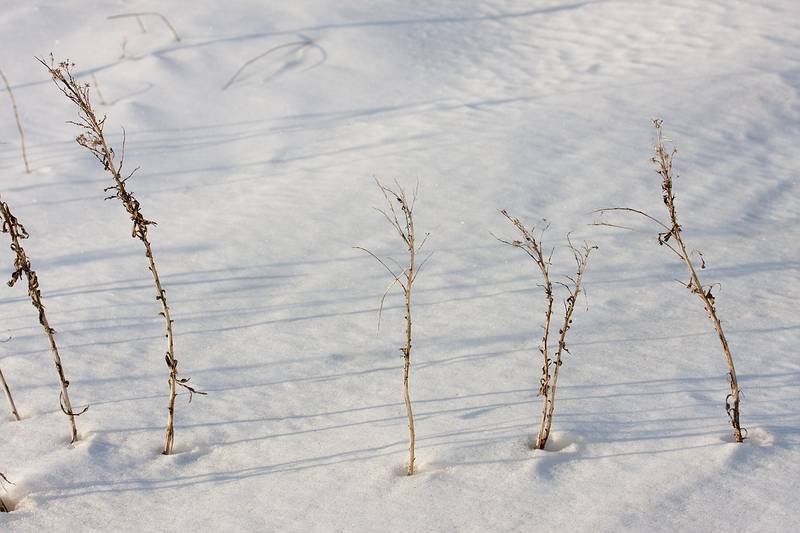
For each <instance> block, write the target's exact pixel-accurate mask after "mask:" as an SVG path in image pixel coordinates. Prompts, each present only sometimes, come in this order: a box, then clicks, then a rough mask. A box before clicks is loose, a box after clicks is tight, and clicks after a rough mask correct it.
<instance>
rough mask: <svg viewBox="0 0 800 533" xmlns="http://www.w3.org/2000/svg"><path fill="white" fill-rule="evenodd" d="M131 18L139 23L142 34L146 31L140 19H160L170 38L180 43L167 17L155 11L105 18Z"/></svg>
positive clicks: (121, 14) (107, 18)
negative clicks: (170, 33)
mask: <svg viewBox="0 0 800 533" xmlns="http://www.w3.org/2000/svg"><path fill="white" fill-rule="evenodd" d="M131 17H135V18H136V21H137V22H138V23H139V28H140V29H141V30H142V33H145V31H146V30H145V28H144V24H143V23H142V17H158V18H159V19H161V22H163V23H164V25H165V26H166V27H167V28H169V31H171V32H172V36H173V37H174V38H175V41H176V42H180V41H181V38H180V36H179V35H178V32H177V31H175V27H174V26H173V25H172V24H170V22H169V20H168V19H167V17H165V16H164V15H162V14H161V13H157V12H155V11H148V12H145V13H120V14H119V15H111V16H109V17H106V20H114V19H123V18H131Z"/></svg>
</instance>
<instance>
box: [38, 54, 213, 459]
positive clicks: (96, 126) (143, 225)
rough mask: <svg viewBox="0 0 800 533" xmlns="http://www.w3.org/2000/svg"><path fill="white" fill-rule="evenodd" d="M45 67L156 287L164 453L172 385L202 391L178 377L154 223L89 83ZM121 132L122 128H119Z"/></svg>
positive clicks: (65, 68) (170, 436)
mask: <svg viewBox="0 0 800 533" xmlns="http://www.w3.org/2000/svg"><path fill="white" fill-rule="evenodd" d="M39 62H40V63H42V64H43V65H44V66H45V68H47V70H48V71H49V72H50V75H51V76H52V78H53V82H54V83H55V84H56V87H58V89H59V90H60V91H61V92H62V93H63V94H64V95H65V96H66V97H67V98H68V99H69V100H70V101H71V102H72V103H74V104H75V105H76V106H77V107H78V115H79V121H78V122H72V124H75V125H77V126H78V127H80V128H81V129H82V130H83V132H82V133H81V134H80V135H78V137H77V138H76V139H75V140H76V141H77V143H78V144H79V145H81V146H83V147H84V148H86V149H87V150H89V152H91V154H92V155H93V156H94V157H95V158H97V160H98V161H100V163H101V164H102V165H103V169H105V170H107V171H108V172H109V174H111V177H112V178H113V180H114V185H112V186H111V187H107V188H106V189H105V190H106V191H107V192H108V191H114V194H113V195H111V196H109V197H107V198H106V199H107V200H109V199H112V198H118V199H119V200H120V201H121V202H122V205H123V206H124V207H125V210H126V211H127V212H128V214H129V215H130V218H131V221H132V222H133V227H132V231H131V237H133V238H134V239H136V238H138V239H139V240H140V241H141V242H142V244H143V245H144V250H145V256H146V257H147V263H148V270H150V274H151V275H152V278H153V284H154V285H155V289H156V300H158V301H159V302H161V312H160V313H159V315H160V316H161V317H163V319H164V325H165V328H166V338H167V350H166V354H165V360H166V363H167V368H168V370H169V380H168V383H169V398H168V401H167V425H166V430H165V436H164V451H163V453H164V455H169V454H171V453H172V446H173V442H174V439H175V429H174V415H175V395H176V387H177V386H181V387H184V388H185V389H187V390H188V391H189V401H190V402H191V399H192V394H193V393H197V394H205V393H203V392H199V391H197V390H195V389H194V388H192V387H191V386H189V385H188V382H189V378H180V379H179V378H178V360H177V359H176V358H175V352H174V344H173V332H172V324H173V320H172V319H171V318H170V314H169V306H168V305H167V295H166V292H165V291H164V289H163V288H162V286H161V279H160V278H159V276H158V270H157V269H156V262H155V259H154V257H153V250H152V248H151V245H150V240H149V239H148V237H147V231H148V226H150V225H155V224H156V223H155V222H154V221H152V220H148V219H146V218H145V217H144V216H143V215H142V212H141V209H140V206H139V201H138V200H137V199H136V198H134V196H133V194H132V193H131V192H130V191H128V190H127V188H126V186H125V185H126V182H127V181H128V180H129V179H130V178H131V176H133V174H134V173H135V172H136V170H138V169H134V170H133V171H132V172H131V173H130V174H128V175H127V176H125V177H123V175H122V167H123V163H124V160H125V137H124V135H123V141H122V154H121V155H120V158H119V162H116V161H115V156H116V154H115V152H114V150H113V149H112V148H111V147H110V146H109V145H108V143H107V142H106V138H105V135H104V132H103V128H104V127H105V121H106V117H105V116H103V118H102V119H98V118H97V116H96V115H95V112H94V109H93V108H92V104H91V102H90V100H89V85H88V84H79V83H78V82H77V81H76V80H75V78H74V77H73V75H72V72H71V69H72V68H73V67H74V66H75V65H74V64H73V63H70V62H68V61H64V62H61V63H59V64H58V65H56V64H55V63H54V61H53V60H52V57H51V62H50V64H49V65H48V64H47V63H46V62H45V61H43V60H42V59H39ZM123 134H124V130H123Z"/></svg>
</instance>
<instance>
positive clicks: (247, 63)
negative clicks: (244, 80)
mask: <svg viewBox="0 0 800 533" xmlns="http://www.w3.org/2000/svg"><path fill="white" fill-rule="evenodd" d="M301 37H302V39H303V40H301V41H292V42H288V43H283V44H279V45H277V46H273V47H272V48H270V49H269V50H267V51H266V52H262V53H260V54H258V55H257V56H255V57H253V58H250V59H248V60H247V61H245V62H244V63H243V64H242V66H241V67H239V70H237V71H236V72H235V73H234V74H233V76H231V77H230V79H229V80H228V81H227V82H225V85H223V86H222V90H223V91H224V90H226V89H227V88H228V87H230V86H231V85H233V82H235V81H236V79H237V78H238V77H239V74H241V73H242V72H243V71H244V69H246V68H247V67H249V66H250V65H252V64H253V63H255V62H256V61H258V60H259V59H261V58H263V57H266V56H268V55H269V54H271V53H272V52H275V51H277V50H281V49H283V48H295V49H296V51H300V50H302V49H304V48H306V47H307V46H316V45H315V44H314V41H312V40H311V39H309V38H308V37H305V36H301Z"/></svg>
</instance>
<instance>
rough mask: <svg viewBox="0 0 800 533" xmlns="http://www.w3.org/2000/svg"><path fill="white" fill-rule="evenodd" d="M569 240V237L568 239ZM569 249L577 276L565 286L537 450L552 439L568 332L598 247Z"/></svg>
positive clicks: (572, 247)
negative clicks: (561, 316) (546, 404)
mask: <svg viewBox="0 0 800 533" xmlns="http://www.w3.org/2000/svg"><path fill="white" fill-rule="evenodd" d="M567 240H569V237H567ZM569 248H570V250H572V255H573V257H574V258H575V264H576V274H575V277H574V278H568V279H569V281H570V282H571V284H572V285H571V286H569V285H566V284H564V286H566V287H567V291H568V292H569V295H568V296H567V299H566V300H565V302H564V321H563V322H562V324H561V329H559V330H558V348H557V349H556V354H555V356H554V358H553V380H552V384H551V386H550V397H549V404H550V405H549V407H548V409H547V414H546V415H545V416H544V417H543V419H542V427H541V428H540V430H539V434H538V435H537V437H536V448H537V449H539V450H544V447H545V445H546V444H547V439H548V438H549V437H550V428H551V426H552V425H553V411H554V410H555V407H556V392H557V389H558V374H559V370H560V369H561V364H562V360H561V358H562V356H563V355H564V352H567V353H569V350H568V349H567V343H566V340H567V332H568V331H569V329H570V328H571V327H572V315H573V313H574V312H575V303H576V302H577V301H578V296H579V295H580V294H581V291H582V290H583V289H582V283H583V276H584V274H585V273H586V265H587V263H588V261H589V254H590V253H591V252H592V250H595V249H597V247H596V246H588V245H584V246H582V247H581V248H576V247H575V246H573V244H572V242H570V243H569Z"/></svg>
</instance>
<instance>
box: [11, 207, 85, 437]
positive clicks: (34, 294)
mask: <svg viewBox="0 0 800 533" xmlns="http://www.w3.org/2000/svg"><path fill="white" fill-rule="evenodd" d="M0 217H2V222H3V228H2V232H3V233H8V236H9V237H10V238H11V250H12V251H13V252H14V256H15V257H14V272H12V274H11V281H9V282H8V286H9V287H13V286H14V284H16V283H17V281H19V280H20V279H21V278H22V276H25V278H26V279H27V280H28V296H29V297H30V299H31V304H32V305H33V306H34V307H35V308H36V310H37V311H38V312H39V324H41V325H42V329H43V330H44V334H45V336H46V337H47V341H48V343H49V344H50V353H51V354H52V356H53V363H54V364H55V366H56V372H57V373H58V380H59V383H60V385H61V394H60V397H59V405H60V406H61V410H62V411H63V412H64V414H65V415H67V418H68V419H69V426H70V432H71V438H70V443H73V442H75V441H76V440H78V428H77V427H76V426H75V417H76V416H79V415H82V414H83V413H85V412H86V410H87V409H88V407H85V408H84V409H83V410H82V411H81V412H79V413H75V412H73V411H72V404H71V403H70V401H69V393H68V392H67V388H68V387H69V381H67V378H66V377H65V376H64V367H63V366H62V364H61V356H60V355H59V353H58V346H57V345H56V339H55V337H54V335H55V332H56V331H55V330H54V329H53V328H51V327H50V323H49V322H48V320H47V314H46V313H45V310H44V304H43V303H42V293H41V291H40V290H39V277H38V276H37V275H36V271H34V270H33V268H31V262H30V259H28V256H27V255H26V254H25V249H24V248H23V247H22V243H21V242H20V241H21V240H22V239H27V238H28V232H27V231H26V230H25V228H24V227H23V226H22V224H20V223H19V221H18V220H17V219H16V217H14V215H13V214H12V213H11V210H10V209H9V208H8V204H6V203H5V202H3V201H2V200H0Z"/></svg>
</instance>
